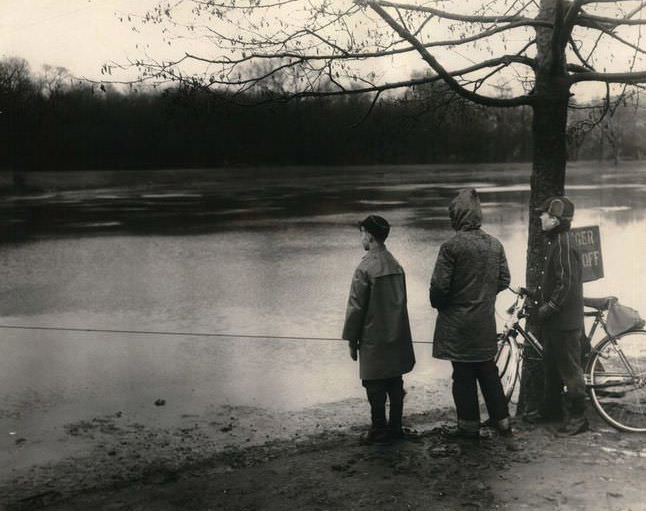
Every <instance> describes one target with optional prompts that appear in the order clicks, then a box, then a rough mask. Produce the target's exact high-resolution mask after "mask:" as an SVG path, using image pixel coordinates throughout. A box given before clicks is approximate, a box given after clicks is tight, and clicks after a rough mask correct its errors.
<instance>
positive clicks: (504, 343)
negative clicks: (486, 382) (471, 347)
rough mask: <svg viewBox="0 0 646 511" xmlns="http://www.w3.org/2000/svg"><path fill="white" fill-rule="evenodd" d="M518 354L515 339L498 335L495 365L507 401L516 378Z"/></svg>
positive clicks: (514, 385)
mask: <svg viewBox="0 0 646 511" xmlns="http://www.w3.org/2000/svg"><path fill="white" fill-rule="evenodd" d="M518 356H519V355H518V347H517V346H516V341H515V340H514V339H512V338H510V337H502V336H499V337H498V351H497V353H496V366H497V367H498V376H500V383H501V384H502V390H503V392H504V393H505V398H506V399H507V401H509V400H510V399H511V395H512V394H513V393H514V388H515V387H516V381H517V380H518V366H519V364H518Z"/></svg>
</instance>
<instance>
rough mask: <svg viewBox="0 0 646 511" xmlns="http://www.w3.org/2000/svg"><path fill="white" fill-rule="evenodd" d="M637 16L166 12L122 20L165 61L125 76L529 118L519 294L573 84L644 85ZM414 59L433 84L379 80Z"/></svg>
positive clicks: (447, 10) (498, 2) (305, 4)
mask: <svg viewBox="0 0 646 511" xmlns="http://www.w3.org/2000/svg"><path fill="white" fill-rule="evenodd" d="M645 9H646V1H645V0H571V1H566V0H463V1H460V2H455V1H449V0H419V1H416V0H411V3H399V2H394V1H390V0H354V1H353V0H175V1H168V2H166V1H163V2H160V3H159V4H158V5H157V6H156V7H155V9H153V10H152V11H150V12H148V13H147V14H146V15H145V16H143V17H140V18H135V17H130V18H129V20H130V21H131V22H132V23H133V25H134V28H135V29H137V30H139V29H144V28H145V29H148V28H149V27H148V25H151V24H152V25H158V26H160V27H162V34H163V38H164V43H165V44H166V45H167V47H168V52H169V53H168V55H170V57H166V58H165V59H163V60H159V59H155V58H153V56H152V55H149V54H146V56H145V57H143V58H142V59H141V60H138V61H135V62H132V64H133V65H136V66H137V67H139V69H140V72H141V74H140V77H141V80H143V81H147V80H151V81H156V82H159V81H175V82H176V81H180V82H186V83H189V84H191V85H194V86H196V87H203V88H207V89H217V90H220V91H222V90H226V91H228V92H229V93H230V94H231V95H232V96H233V97H235V96H236V95H238V96H239V97H241V98H242V93H251V92H253V91H262V90H264V91H265V92H267V90H268V89H272V95H271V98H272V99H276V98H281V99H286V100H287V99H293V98H302V97H310V96H324V95H328V96H329V95H339V94H372V95H374V102H376V101H377V100H378V98H379V97H380V95H382V94H384V93H386V92H387V91H391V90H395V89H402V88H407V87H412V86H415V85H418V84H420V83H430V82H435V81H442V82H444V83H446V84H447V85H448V86H449V87H450V88H451V89H452V90H453V91H454V92H455V93H456V94H458V95H459V96H461V97H463V98H466V99H468V100H470V101H473V102H475V103H478V104H481V105H485V106H492V107H519V106H527V107H529V108H531V110H532V112H533V119H532V134H533V167H532V175H531V193H530V201H529V236H528V251H527V271H526V282H527V285H528V286H533V285H534V284H535V283H536V282H537V279H538V273H539V271H540V266H541V260H542V256H543V253H542V250H543V248H542V242H541V238H540V223H539V219H538V216H537V214H536V212H535V207H536V206H538V205H539V204H540V203H541V202H542V201H543V200H544V199H545V197H547V196H550V195H560V194H563V192H564V182H565V168H566V159H567V147H566V145H567V144H566V140H567V136H566V135H567V133H566V128H567V122H568V104H569V103H570V101H571V97H572V96H573V94H574V93H575V92H577V91H578V90H579V88H580V87H581V85H580V84H584V83H589V82H596V83H600V84H605V85H606V86H607V87H608V90H609V91H610V89H611V87H618V86H619V87H624V88H625V87H626V86H638V84H640V83H645V82H646V58H645V55H646V45H645V44H644V43H643V41H642V27H644V26H645V25H646V19H644V18H643V12H644V10H645ZM144 26H145V27H144ZM420 59H421V61H423V63H425V65H426V66H428V68H430V69H431V70H432V73H431V74H430V75H425V76H423V77H419V75H418V78H409V79H403V80H397V79H393V78H392V74H391V73H389V68H392V67H395V66H400V65H403V64H404V63H409V62H412V63H417V64H421V63H422V62H420ZM112 69H113V65H107V66H106V67H105V69H104V71H105V72H111V71H112ZM277 76H280V77H281V79H280V80H278V81H279V82H280V84H281V86H280V87H279V88H278V89H277V88H276V87H275V82H276V77H277ZM407 76H411V74H408V75H407ZM272 81H273V82H274V85H273V86H272V85H271V84H272ZM501 87H502V88H504V89H505V90H507V91H508V93H507V94H505V95H504V96H501V95H500V94H498V93H497V91H498V90H499V89H500V88H501ZM509 91H511V94H509ZM622 91H623V89H620V90H618V91H616V92H617V93H621V92H622ZM614 95H615V94H614V92H613V94H611V93H610V92H609V93H608V94H607V108H609V107H610V103H611V98H612V97H613V96H614ZM245 97H248V94H247V95H245ZM262 97H263V96H262V95H258V96H256V98H258V99H259V100H261V99H262ZM374 102H373V104H374ZM525 374H526V375H527V374H531V372H530V371H526V373H525ZM524 388H528V387H527V385H524Z"/></svg>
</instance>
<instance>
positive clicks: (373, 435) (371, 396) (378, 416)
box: [362, 391, 389, 444]
mask: <svg viewBox="0 0 646 511" xmlns="http://www.w3.org/2000/svg"><path fill="white" fill-rule="evenodd" d="M368 402H369V403H370V419H371V422H372V425H371V427H370V431H369V432H368V434H367V435H366V436H365V437H363V439H362V443H364V444H384V443H387V442H388V440H389V436H388V424H387V422H386V392H382V391H379V392H368Z"/></svg>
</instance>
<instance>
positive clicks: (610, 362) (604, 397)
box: [588, 330, 646, 432]
mask: <svg viewBox="0 0 646 511" xmlns="http://www.w3.org/2000/svg"><path fill="white" fill-rule="evenodd" d="M588 374H589V378H590V380H589V389H590V397H591V398H592V403H593V404H594V407H595V408H596V409H597V411H598V412H599V414H600V415H601V416H602V417H603V418H604V419H605V420H606V421H607V422H608V423H609V424H612V425H613V426H614V427H616V428H617V429H620V430H623V431H639V432H646V331H644V330H634V331H631V332H626V333H625V334H622V335H620V336H618V337H616V338H609V339H605V340H603V341H601V343H599V344H598V345H597V346H596V347H595V348H594V350H593V354H592V358H591V359H590V362H589V364H588Z"/></svg>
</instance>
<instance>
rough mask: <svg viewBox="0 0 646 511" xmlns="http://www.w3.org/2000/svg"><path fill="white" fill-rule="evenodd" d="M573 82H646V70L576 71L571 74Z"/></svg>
mask: <svg viewBox="0 0 646 511" xmlns="http://www.w3.org/2000/svg"><path fill="white" fill-rule="evenodd" d="M569 79H570V82H571V83H578V82H604V83H628V84H637V83H646V71H639V72H634V73H595V72H588V73H575V74H572V75H570V78H569Z"/></svg>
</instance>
